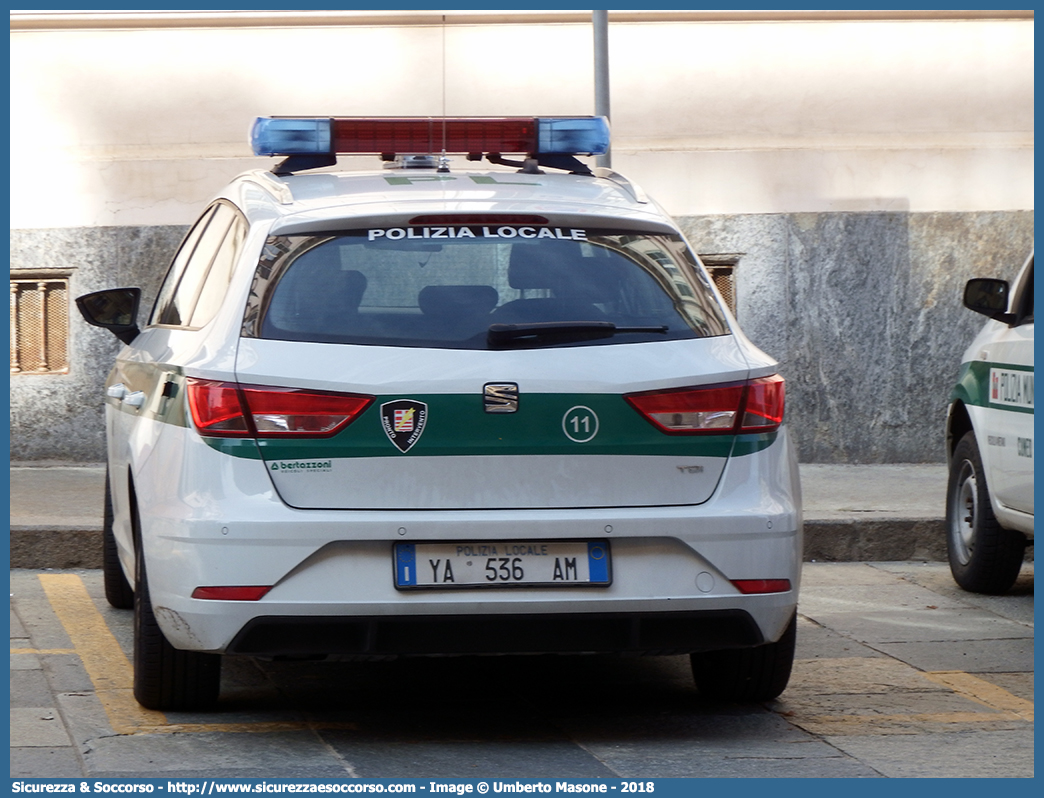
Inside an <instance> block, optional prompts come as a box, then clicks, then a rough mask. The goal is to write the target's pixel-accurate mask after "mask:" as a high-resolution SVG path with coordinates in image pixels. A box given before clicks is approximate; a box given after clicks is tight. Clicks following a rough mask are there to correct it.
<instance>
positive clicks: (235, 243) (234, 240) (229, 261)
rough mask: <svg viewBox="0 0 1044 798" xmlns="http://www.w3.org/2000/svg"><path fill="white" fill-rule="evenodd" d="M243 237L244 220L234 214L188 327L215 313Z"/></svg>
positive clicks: (202, 322) (239, 250)
mask: <svg viewBox="0 0 1044 798" xmlns="http://www.w3.org/2000/svg"><path fill="white" fill-rule="evenodd" d="M222 207H227V206H222ZM245 239H246V222H245V220H244V219H243V217H242V216H240V215H238V214H236V215H235V217H234V219H233V220H232V225H231V227H229V228H228V232H226V233H225V238H224V239H223V240H222V242H221V245H220V246H219V247H218V250H217V253H216V254H215V255H214V260H213V262H212V263H211V264H210V270H209V271H208V272H207V276H206V279H205V280H204V282H203V287H202V288H201V289H200V292H199V298H198V299H197V300H196V305H195V308H194V309H193V311H192V320H191V322H190V323H189V326H190V327H202V326H203V325H205V324H207V323H208V322H209V321H210V320H211V319H213V318H214V316H215V315H216V314H217V311H218V308H219V307H221V302H222V300H223V299H224V298H225V294H226V293H227V291H228V284H229V282H230V281H231V279H232V269H233V268H234V267H235V264H236V260H237V259H238V257H239V253H240V252H241V251H242V249H243V241H244V240H245Z"/></svg>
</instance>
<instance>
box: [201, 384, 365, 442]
mask: <svg viewBox="0 0 1044 798" xmlns="http://www.w3.org/2000/svg"><path fill="white" fill-rule="evenodd" d="M372 402H373V397H372V396H362V395H358V394H350V393H332V392H327V391H305V390H298V389H295V388H275V387H272V388H269V387H264V386H260V385H239V384H238V383H234V382H217V381H214V380H199V379H194V378H189V380H188V403H189V410H190V411H191V413H192V421H193V423H194V424H195V425H196V429H197V430H198V431H199V433H200V434H201V435H204V436H208V437H225V438H228V437H253V436H255V435H256V436H257V437H259V438H295V437H296V438H325V437H330V436H331V435H336V434H337V433H338V432H340V431H341V430H342V429H344V428H345V427H347V426H348V425H349V424H351V423H352V421H354V420H355V419H356V418H358V417H359V415H361V414H362V412H363V411H364V410H366V408H367V407H369V406H370V404H371V403H372Z"/></svg>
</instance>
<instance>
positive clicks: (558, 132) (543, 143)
mask: <svg viewBox="0 0 1044 798" xmlns="http://www.w3.org/2000/svg"><path fill="white" fill-rule="evenodd" d="M537 152H538V153H540V154H542V155H582V154H587V155H605V153H607V152H609V120H608V119H606V118H605V117H604V116H587V117H578V118H563V119H537Z"/></svg>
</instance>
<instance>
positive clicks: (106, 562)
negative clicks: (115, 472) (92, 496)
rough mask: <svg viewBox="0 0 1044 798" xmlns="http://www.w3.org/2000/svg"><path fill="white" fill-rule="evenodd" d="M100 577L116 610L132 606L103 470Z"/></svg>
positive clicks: (131, 592)
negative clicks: (103, 509)
mask: <svg viewBox="0 0 1044 798" xmlns="http://www.w3.org/2000/svg"><path fill="white" fill-rule="evenodd" d="M102 577H103V580H104V582H105V598H106V599H107V600H108V602H109V604H110V605H111V606H113V607H115V608H116V609H118V610H129V609H133V608H134V591H133V590H132V589H131V586H130V582H128V581H127V577H126V576H125V575H124V573H123V566H122V565H120V553H119V549H117V548H116V536H115V535H114V534H113V532H112V492H111V490H110V489H109V473H108V471H106V472H105V515H104V518H103V521H102Z"/></svg>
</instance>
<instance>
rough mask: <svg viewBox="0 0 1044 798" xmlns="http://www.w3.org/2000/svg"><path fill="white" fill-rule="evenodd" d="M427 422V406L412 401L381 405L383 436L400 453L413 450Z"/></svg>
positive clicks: (400, 400) (399, 400) (397, 400)
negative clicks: (385, 436)
mask: <svg viewBox="0 0 1044 798" xmlns="http://www.w3.org/2000/svg"><path fill="white" fill-rule="evenodd" d="M427 420H428V406H427V405H426V404H424V402H415V401H414V400H412V399H396V400H395V401H394V402H385V403H384V404H383V405H381V426H382V427H384V434H385V435H387V436H388V439H389V440H390V441H391V442H392V443H394V444H395V447H396V448H397V449H398V450H399V451H400V452H408V451H409V450H410V449H412V448H413V444H415V443H416V442H417V441H418V440H419V439H420V436H421V433H422V432H424V425H425V423H426V422H427Z"/></svg>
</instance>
